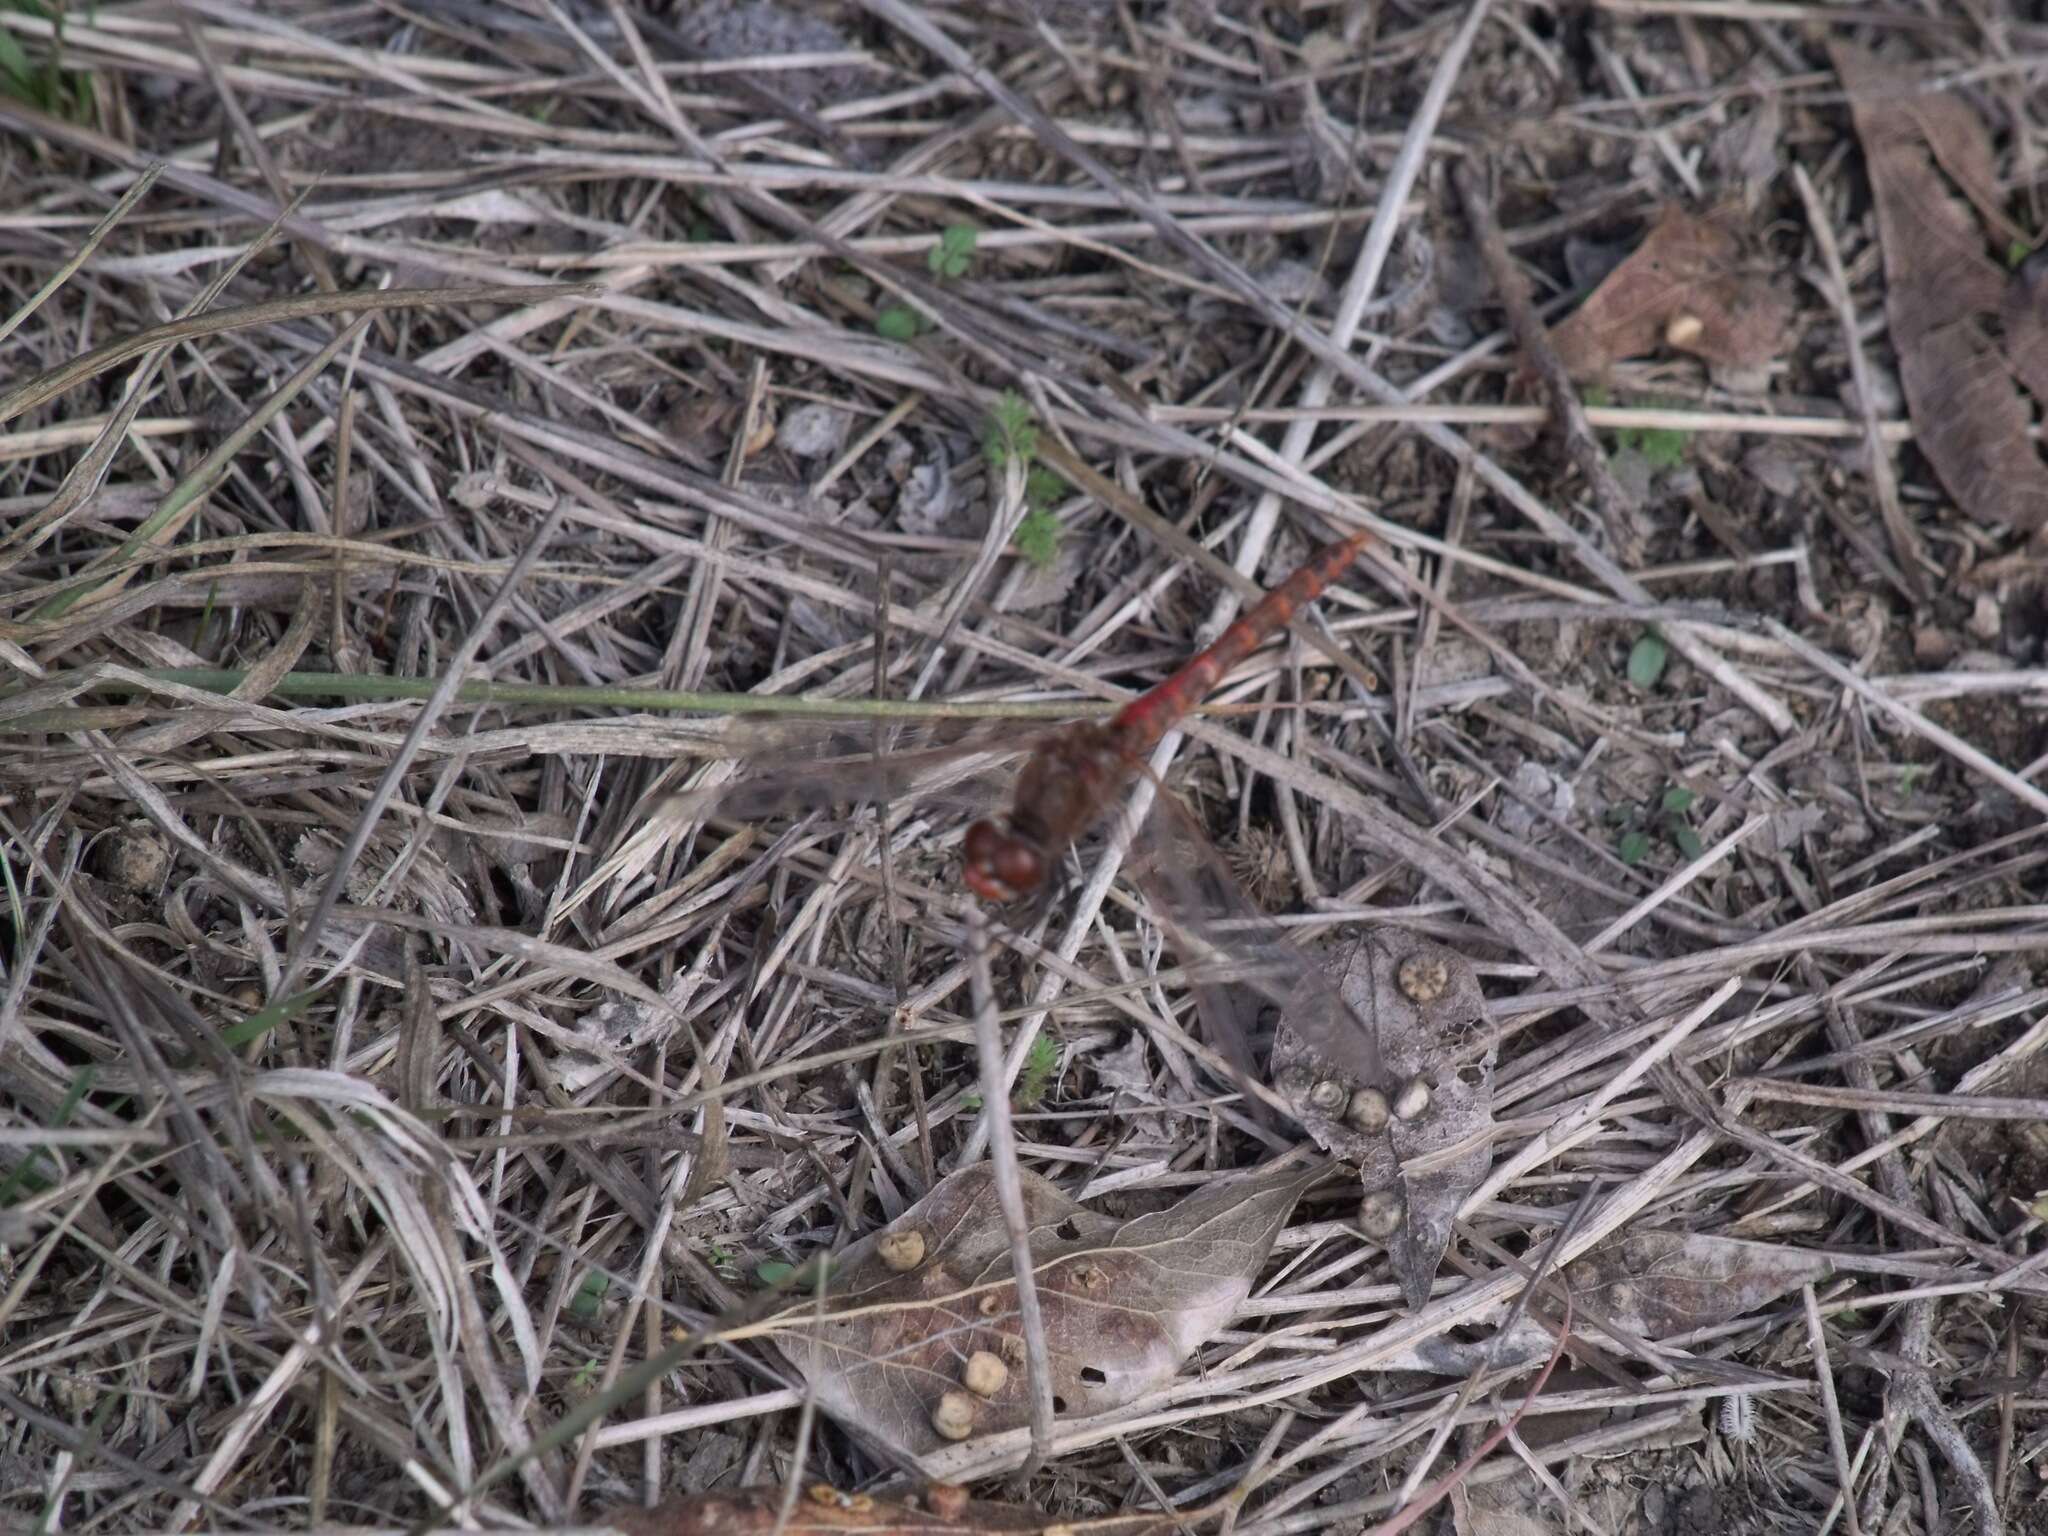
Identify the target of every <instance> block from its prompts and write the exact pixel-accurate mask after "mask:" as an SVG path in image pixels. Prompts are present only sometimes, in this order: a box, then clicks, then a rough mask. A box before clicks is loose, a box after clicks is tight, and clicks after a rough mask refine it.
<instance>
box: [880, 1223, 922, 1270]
mask: <svg viewBox="0 0 2048 1536" xmlns="http://www.w3.org/2000/svg"><path fill="white" fill-rule="evenodd" d="M875 1252H876V1253H877V1254H878V1255H880V1256H881V1260H882V1262H883V1263H884V1264H886V1265H887V1266H888V1267H889V1268H890V1269H893V1270H894V1271H895V1272H896V1273H897V1274H899V1275H901V1274H907V1273H908V1272H909V1271H911V1270H913V1269H915V1268H917V1266H918V1265H920V1264H922V1263H923V1262H924V1234H923V1233H922V1232H920V1231H918V1230H917V1228H915V1227H905V1228H903V1229H902V1230H901V1231H900V1232H884V1233H883V1234H882V1235H881V1236H880V1237H879V1238H877V1239H876V1240H875Z"/></svg>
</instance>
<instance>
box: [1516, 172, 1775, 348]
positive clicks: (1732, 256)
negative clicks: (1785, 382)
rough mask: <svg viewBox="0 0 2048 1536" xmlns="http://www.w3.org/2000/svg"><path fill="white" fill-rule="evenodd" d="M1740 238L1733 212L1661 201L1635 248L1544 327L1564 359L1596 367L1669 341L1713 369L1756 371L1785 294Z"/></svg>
mask: <svg viewBox="0 0 2048 1536" xmlns="http://www.w3.org/2000/svg"><path fill="white" fill-rule="evenodd" d="M1742 246H1743V241H1742V238H1741V234H1740V231H1739V229H1738V226H1737V225H1736V223H1735V222H1734V219H1733V215H1732V214H1727V213H1723V214H1710V215H1708V216H1705V217H1699V216H1696V215H1693V214H1690V213H1687V212H1686V211H1685V210H1684V209H1683V208H1680V207H1677V206H1676V205H1673V206H1672V207H1670V208H1667V209H1665V211H1664V216H1663V217H1662V218H1660V219H1659V220H1658V221H1657V223H1656V226H1655V227H1654V228H1652V229H1651V231H1650V232H1649V234H1648V235H1646V236H1644V237H1643V243H1642V244H1641V245H1639V246H1637V247H1636V249H1635V253H1634V254H1633V255H1631V256H1630V257H1629V258H1628V259H1627V260H1625V261H1624V262H1622V264H1621V265H1620V266H1618V267H1616V268H1615V269H1614V270H1613V271H1612V272H1610V273H1608V274H1607V278H1606V281H1604V282H1602V283H1601V284H1600V286H1599V287H1598V288H1596V289H1594V290H1593V292H1592V293H1591V294H1589V295H1588V296H1587V298H1586V302H1585V303H1583V304H1581V305H1580V306H1579V307H1578V308H1577V309H1576V310H1575V311H1573V312H1572V314H1571V315H1570V316H1569V317H1567V318H1566V319H1565V320H1564V321H1563V322H1562V323H1561V324H1559V325H1558V326H1557V327H1556V328H1555V329H1553V330H1552V331H1551V333H1550V340H1551V344H1552V345H1553V346H1555V347H1556V348H1557V355H1558V357H1559V358H1561V359H1562V360H1563V362H1564V365H1565V368H1566V369H1567V370H1568V371H1569V372H1570V373H1571V374H1572V375H1573V377H1575V378H1591V377H1597V376H1598V375H1599V374H1601V373H1603V372H1605V371H1606V370H1607V369H1608V368H1609V367H1610V366H1612V365H1613V364H1614V363H1616V362H1619V361H1620V360H1621V359H1622V358H1625V357H1641V356H1644V355H1645V354H1647V353H1651V352H1654V351H1656V350H1657V349H1658V348H1659V347H1664V346H1670V347H1674V348H1676V349H1677V350H1679V351H1681V352H1690V353H1692V354H1693V355H1694V356H1696V357H1699V358H1702V359H1704V360H1705V361H1706V362H1707V363H1708V364H1709V365H1710V366H1712V367H1713V368H1714V369H1716V370H1717V371H1726V372H1730V373H1734V374H1751V375H1753V374H1755V373H1756V372H1757V371H1758V370H1760V369H1762V368H1763V367H1764V366H1765V365H1766V364H1767V363H1769V362H1770V361H1771V360H1772V359H1773V358H1775V357H1777V356H1778V354H1779V350H1780V348H1782V347H1783V346H1784V345H1785V343H1786V341H1787V339H1788V331H1789V328H1790V325H1791V320H1792V303H1791V300H1790V298H1789V297H1788V296H1787V295H1786V293H1785V292H1784V290H1783V289H1782V288H1781V287H1780V285H1779V284H1778V282H1777V280H1776V279H1775V278H1774V277H1773V276H1771V275H1770V274H1769V273H1768V272H1764V271H1760V270H1757V269H1756V268H1754V267H1753V266H1751V265H1750V264H1749V263H1747V262H1746V261H1745V259H1744V256H1743V251H1742Z"/></svg>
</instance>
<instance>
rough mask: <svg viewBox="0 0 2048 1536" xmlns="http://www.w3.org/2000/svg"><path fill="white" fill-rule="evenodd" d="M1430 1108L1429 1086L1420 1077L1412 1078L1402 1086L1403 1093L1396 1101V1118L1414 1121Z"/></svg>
mask: <svg viewBox="0 0 2048 1536" xmlns="http://www.w3.org/2000/svg"><path fill="white" fill-rule="evenodd" d="M1427 1108H1429V1084H1428V1083H1425V1082H1424V1081H1423V1080H1422V1079H1421V1078H1419V1077H1411V1078H1409V1079H1408V1081H1407V1082H1405V1083H1403V1084H1402V1085H1401V1091H1400V1093H1399V1094H1398V1095H1396V1096H1395V1099H1394V1115H1395V1118H1397V1119H1401V1120H1413V1119H1414V1118H1415V1117H1416V1116H1417V1115H1419V1114H1421V1113H1422V1112H1423V1111H1424V1110H1425V1109H1427Z"/></svg>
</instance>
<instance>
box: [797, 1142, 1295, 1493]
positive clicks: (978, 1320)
mask: <svg viewBox="0 0 2048 1536" xmlns="http://www.w3.org/2000/svg"><path fill="white" fill-rule="evenodd" d="M1320 1176H1321V1170H1320V1169H1311V1170H1303V1169H1302V1168H1300V1167H1289V1168H1279V1169H1274V1170H1272V1171H1270V1172H1268V1173H1265V1174H1263V1175H1255V1176H1253V1177H1252V1178H1249V1179H1240V1180H1235V1181H1232V1182H1229V1183H1218V1184H1216V1185H1214V1186H1211V1187H1208V1188H1205V1189H1203V1190H1201V1191H1200V1192H1199V1193H1197V1194H1194V1195H1191V1196H1189V1197H1188V1198H1187V1199H1186V1200H1183V1201H1182V1202H1181V1203H1180V1204H1179V1205H1177V1206H1174V1207H1173V1208H1172V1209H1170V1210H1165V1211H1159V1212H1155V1213H1153V1214H1151V1215H1147V1216H1140V1217H1136V1218H1134V1219H1132V1220H1129V1221H1118V1220H1115V1219H1113V1218H1111V1217H1107V1216H1102V1215H1098V1214H1097V1213H1095V1212H1093V1211H1090V1210H1088V1209H1087V1208H1085V1207H1083V1206H1081V1205H1078V1204H1076V1203H1075V1202H1074V1201H1072V1200H1069V1199H1068V1198H1067V1197H1066V1196H1065V1195H1064V1194H1062V1193H1061V1192H1060V1190H1059V1189H1058V1188H1057V1187H1056V1186H1055V1185H1053V1184H1051V1183H1048V1182H1047V1181H1046V1180H1044V1179H1042V1178H1039V1177H1038V1176H1037V1175H1035V1174H1032V1173H1029V1172H1026V1173H1025V1174H1024V1176H1023V1177H1024V1209H1025V1219H1026V1222H1027V1225H1028V1229H1029V1232H1030V1243H1031V1253H1032V1258H1033V1260H1034V1267H1035V1271H1036V1274H1037V1281H1038V1301H1039V1307H1040V1309H1041V1310H1042V1311H1043V1313H1044V1316H1045V1331H1046V1345H1047V1348H1048V1351H1049V1354H1050V1363H1051V1368H1052V1372H1053V1403H1054V1408H1055V1410H1056V1411H1057V1412H1059V1413H1061V1414H1072V1415H1086V1414H1096V1413H1102V1412H1105V1411H1107V1410H1109V1409H1112V1408H1118V1407H1122V1406H1123V1405H1124V1404H1126V1403H1129V1402H1131V1401H1133V1400H1135V1399H1137V1398H1139V1397H1142V1396H1143V1395H1144V1394H1145V1393H1147V1392H1149V1391H1151V1390H1152V1389H1153V1388H1155V1387H1158V1386H1160V1385H1162V1384H1164V1383H1165V1382H1168V1381H1170V1380H1172V1379H1173V1377H1174V1375H1175V1374H1176V1373H1177V1372H1178V1371H1179V1370H1180V1367H1181V1365H1182V1363H1183V1362H1184V1361H1185V1360H1186V1359H1187V1358H1188V1356H1189V1355H1191V1354H1193V1353H1194V1351H1195V1350H1196V1349H1198V1348H1199V1347H1200V1346H1201V1345H1202V1344H1203V1343H1204V1342H1206V1341H1207V1340H1208V1339H1210V1338H1212V1337H1214V1336H1215V1334H1216V1333H1217V1331H1218V1330H1219V1329H1221V1328H1223V1327H1224V1326H1225V1325H1226V1324H1227V1323H1228V1322H1229V1321H1230V1319H1231V1317H1232V1316H1233V1315H1234V1314H1235V1312H1236V1310H1237V1308H1238V1306H1239V1304H1240V1303H1242V1302H1243V1301H1244V1299H1245V1297H1246V1296H1248V1295H1250V1294H1251V1287H1252V1281H1253V1280H1254V1279H1255V1278H1257V1276H1258V1273H1259V1270H1260V1269H1261V1268H1262V1267H1263V1266H1264V1264H1265V1262H1266V1256H1267V1255H1268V1254H1269V1253H1270V1252H1271V1251H1272V1247H1273V1239H1274V1238H1275V1237H1276V1236H1277V1235H1278V1234H1279V1231H1280V1229H1281V1227H1282V1226H1283V1225H1284V1224H1285V1223H1286V1220H1287V1216H1288V1213H1289V1212H1290V1211H1292V1210H1293V1209H1294V1202H1295V1201H1296V1199H1298V1198H1299V1197H1300V1195H1301V1193H1302V1191H1303V1190H1305V1189H1306V1188H1307V1187H1308V1186H1309V1185H1310V1184H1312V1183H1314V1182H1315V1180H1316V1179H1317V1178H1319V1177H1320ZM1010 1273H1011V1270H1010V1239H1009V1235H1008V1233H1007V1231H1006V1230H1005V1228H1004V1225H1003V1217H1002V1212H1001V1211H1000V1209H999V1208H998V1207H997V1204H996V1195H995V1183H994V1177H993V1173H992V1170H991V1167H990V1165H989V1164H987V1163H978V1164H976V1165H975V1166H973V1167H971V1168H963V1169H961V1170H960V1171H959V1172H957V1173H954V1174H951V1175H949V1176H948V1177H947V1178H945V1179H942V1180H941V1181H940V1182H939V1183H938V1184H937V1185H936V1186H935V1187H934V1188H933V1189H932V1192H931V1193H930V1194H928V1195H926V1196H925V1197H924V1199H922V1200H920V1201H918V1203H917V1204H916V1205H914V1206H912V1207H911V1208H910V1209H909V1210H907V1211H905V1212H904V1213H903V1215H902V1216H900V1217H898V1218H897V1219H896V1220H895V1221H893V1222H891V1223H890V1224H889V1226H888V1228H887V1229H886V1230H884V1231H882V1232H877V1233H873V1234H870V1235H869V1236H868V1237H866V1238H863V1239H862V1240H861V1241H859V1242H857V1243H855V1244H853V1246H852V1247H850V1248H848V1249H847V1250H846V1252H845V1253H844V1254H843V1255H842V1256H841V1257H840V1258H839V1259H838V1260H837V1262H835V1264H834V1265H833V1269H832V1275H831V1281H830V1291H829V1294H828V1295H827V1297H826V1299H825V1302H824V1317H823V1319H822V1321H820V1320H819V1319H817V1318H816V1317H814V1316H813V1309H812V1306H811V1304H809V1303H799V1304H797V1305H793V1306H791V1307H790V1308H788V1309H787V1310H785V1311H784V1312H782V1313H780V1314H778V1315H777V1316H776V1317H775V1318H773V1319H771V1320H770V1322H769V1324H768V1328H769V1330H770V1331H771V1332H772V1334H773V1336H774V1338H775V1342H776V1345H777V1347H778V1348H780V1349H781V1351H782V1353H783V1354H784V1355H785V1356H786V1357H788V1359H789V1360H790V1362H791V1364H793V1365H794V1366H796V1368H797V1369H798V1370H800V1371H802V1372H803V1373H804V1374H805V1376H806V1377H807V1378H808V1379H809V1381H810V1382H811V1385H812V1387H813V1388H814V1389H815V1391H816V1393H817V1399H818V1406H819V1407H821V1408H823V1409H824V1410H825V1411H826V1412H827V1413H829V1414H831V1415H832V1416H833V1417H834V1418H836V1419H838V1420H839V1421H840V1422H841V1423H842V1424H844V1425H845V1426H846V1427H847V1428H848V1429H849V1430H851V1431H852V1432H854V1433H856V1434H858V1435H862V1436H864V1437H865V1438H867V1439H869V1440H870V1441H872V1442H875V1443H878V1444H880V1445H882V1446H884V1447H886V1448H887V1449H889V1450H891V1451H893V1452H895V1453H896V1454H898V1455H901V1456H907V1457H911V1458H916V1457H919V1456H923V1455H926V1454H928V1453H930V1452H932V1451H936V1450H938V1449H939V1448H940V1447H941V1446H942V1445H944V1444H946V1439H945V1438H942V1436H941V1435H940V1433H939V1431H938V1430H937V1429H935V1428H934V1427H933V1417H934V1414H935V1413H936V1412H938V1411H939V1410H940V1408H941V1405H942V1401H943V1400H957V1399H960V1398H962V1397H965V1398H966V1399H967V1401H966V1402H965V1403H960V1402H958V1401H953V1402H950V1403H948V1407H949V1408H950V1409H963V1408H964V1409H966V1410H968V1418H969V1421H970V1422H969V1423H968V1424H967V1426H966V1428H967V1432H968V1433H969V1434H971V1435H980V1434H988V1433H993V1432H996V1431H1000V1430H1006V1429H1014V1428H1017V1427H1019V1426H1022V1425H1024V1424H1027V1423H1029V1422H1030V1417H1031V1411H1030V1390H1029V1385H1028V1383H1027V1381H1026V1379H1025V1376H1026V1370H1027V1365H1026V1360H1025V1350H1024V1336H1023V1331H1022V1327H1021V1325H1020V1323H1019V1320H1018V1316H1017V1293H1016V1287H1015V1285H1014V1283H1013V1282H1012V1281H1011V1279H1010ZM983 1356H988V1357H993V1360H994V1361H996V1362H1000V1363H1001V1364H1002V1366H1003V1367H1005V1369H1004V1370H1003V1371H1002V1372H999V1373H998V1372H995V1371H994V1369H993V1366H992V1365H988V1363H987V1362H986V1361H978V1357H983ZM977 1364H980V1365H982V1366H984V1367H986V1369H987V1372H988V1374H989V1375H990V1376H992V1377H998V1378H1000V1379H997V1380H996V1381H995V1385H994V1387H993V1389H992V1390H989V1391H987V1392H983V1393H976V1392H969V1391H967V1390H966V1389H967V1387H968V1386H969V1385H970V1384H971V1381H972V1378H971V1377H970V1375H969V1371H970V1367H971V1366H975V1365H977ZM984 1384H986V1382H984ZM956 1427H958V1426H956ZM952 1438H960V1436H958V1435H955V1436H953V1437H952Z"/></svg>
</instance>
